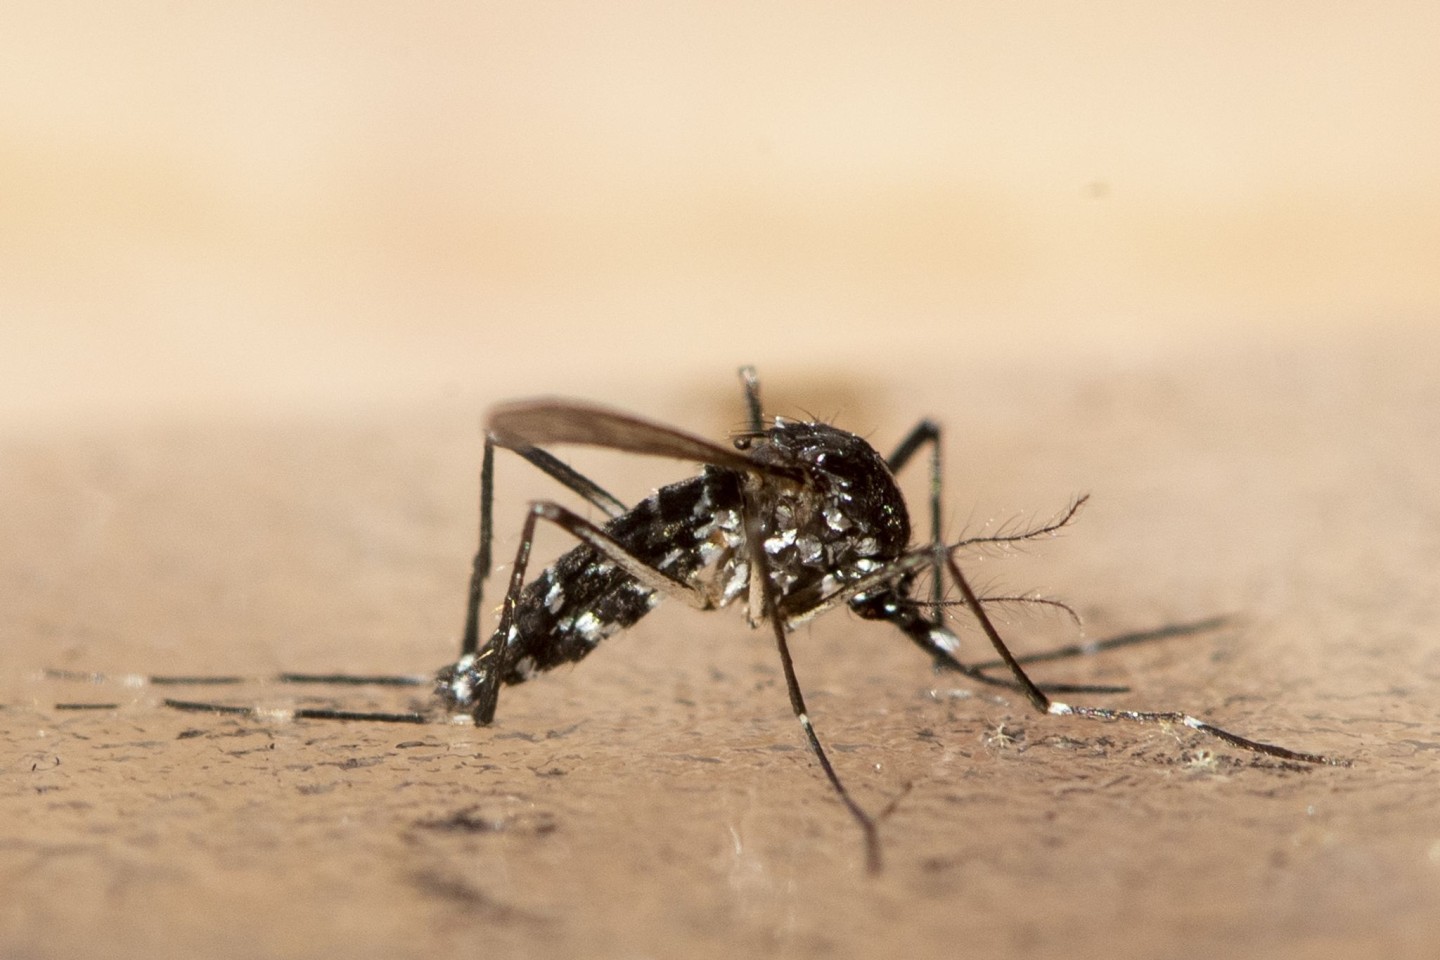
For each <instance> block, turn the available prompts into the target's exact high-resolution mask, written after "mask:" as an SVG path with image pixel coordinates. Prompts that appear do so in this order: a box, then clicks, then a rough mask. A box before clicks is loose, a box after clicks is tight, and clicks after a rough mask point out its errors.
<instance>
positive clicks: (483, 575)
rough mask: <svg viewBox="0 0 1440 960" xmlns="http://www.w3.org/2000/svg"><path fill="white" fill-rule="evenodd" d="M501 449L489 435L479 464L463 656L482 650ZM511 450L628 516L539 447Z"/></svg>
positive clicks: (609, 497) (566, 484)
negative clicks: (482, 615)
mask: <svg viewBox="0 0 1440 960" xmlns="http://www.w3.org/2000/svg"><path fill="white" fill-rule="evenodd" d="M499 445H502V444H499V443H498V441H497V440H496V438H495V434H493V433H491V432H489V431H487V432H486V434H485V453H484V455H483V456H482V458H481V460H480V546H479V548H478V549H477V550H476V551H475V561H474V563H473V565H472V568H471V571H470V592H469V595H468V597H467V600H466V604H465V630H464V633H463V634H462V635H461V640H460V653H461V655H462V656H463V655H465V654H467V653H474V652H475V651H476V650H477V649H478V648H479V646H480V606H481V603H482V602H483V596H484V591H485V581H486V580H488V579H489V578H490V547H491V542H492V540H493V538H494V512H495V447H496V446H499ZM508 449H511V450H513V451H514V452H515V453H517V454H519V455H520V456H521V457H522V458H523V459H524V460H525V461H527V462H528V463H530V464H531V465H532V466H534V467H536V468H537V469H538V470H540V471H541V472H542V473H544V474H545V475H546V476H548V477H550V478H551V479H552V480H555V481H557V482H558V483H560V484H561V485H562V486H564V487H566V488H567V489H569V490H573V491H574V492H575V493H577V494H579V495H580V496H582V497H584V498H585V499H586V500H587V501H589V502H590V503H593V504H594V505H595V506H597V507H599V508H600V509H601V510H603V511H605V513H606V515H607V516H611V517H618V516H619V515H620V514H622V513H624V512H625V510H626V506H625V504H624V503H622V502H621V501H620V500H618V499H617V498H616V497H614V496H612V495H611V494H609V493H607V492H606V491H605V490H603V489H602V488H601V487H600V485H599V484H597V483H595V482H594V481H593V480H591V479H590V478H589V477H587V476H585V475H584V474H582V473H580V472H578V471H576V470H575V469H574V468H572V467H570V466H569V465H568V464H565V463H563V462H562V461H560V460H559V459H557V458H556V457H555V456H554V455H552V454H550V453H547V452H546V451H544V450H542V449H540V448H539V447H527V446H519V445H517V446H512V447H509V448H508Z"/></svg>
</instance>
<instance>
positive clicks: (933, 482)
mask: <svg viewBox="0 0 1440 960" xmlns="http://www.w3.org/2000/svg"><path fill="white" fill-rule="evenodd" d="M925 444H929V445H930V549H931V550H932V551H933V552H934V559H933V560H932V561H931V571H930V572H931V577H930V602H931V603H932V604H933V605H934V611H933V613H932V618H933V622H934V623H936V624H937V625H938V624H939V623H940V622H941V616H942V615H941V612H940V606H941V603H942V602H943V601H944V599H945V584H944V577H943V575H942V573H943V562H944V561H943V555H942V551H943V547H944V539H943V538H944V533H943V531H942V529H941V527H942V523H941V512H940V511H941V503H942V502H943V494H944V490H943V483H944V481H943V477H944V462H943V460H942V455H941V442H940V425H939V424H938V423H936V422H935V421H933V420H929V419H926V420H921V421H920V422H919V423H917V424H915V426H914V427H913V428H912V429H911V430H910V432H909V433H908V434H906V436H905V439H903V440H901V441H900V445H899V446H897V447H896V448H895V450H894V452H893V453H891V454H890V456H889V457H888V458H886V460H885V462H886V464H887V465H888V466H889V467H890V472H891V473H899V472H900V470H901V469H903V468H904V466H905V464H907V463H909V462H910V459H911V458H912V457H913V456H914V455H915V454H916V452H918V451H919V449H920V448H921V447H922V446H924V445H925Z"/></svg>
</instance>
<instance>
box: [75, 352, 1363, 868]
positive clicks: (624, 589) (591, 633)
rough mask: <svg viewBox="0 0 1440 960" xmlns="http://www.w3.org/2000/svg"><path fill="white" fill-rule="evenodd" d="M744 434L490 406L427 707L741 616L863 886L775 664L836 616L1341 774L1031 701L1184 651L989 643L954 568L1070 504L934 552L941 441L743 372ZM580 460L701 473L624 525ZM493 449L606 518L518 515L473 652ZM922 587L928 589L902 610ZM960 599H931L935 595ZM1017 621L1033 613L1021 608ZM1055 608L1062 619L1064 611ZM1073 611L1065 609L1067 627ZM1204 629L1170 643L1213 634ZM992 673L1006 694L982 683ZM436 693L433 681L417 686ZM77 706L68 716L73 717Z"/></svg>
mask: <svg viewBox="0 0 1440 960" xmlns="http://www.w3.org/2000/svg"><path fill="white" fill-rule="evenodd" d="M740 379H741V383H742V386H743V389H744V398H745V405H746V412H747V425H746V428H745V429H744V430H742V431H740V432H738V433H737V434H735V435H734V436H733V437H732V438H731V444H730V445H729V446H726V445H722V444H719V443H715V442H712V441H710V440H706V439H704V438H702V437H699V436H696V435H694V434H691V433H688V432H686V431H683V430H680V429H677V428H675V427H672V426H667V425H664V424H661V423H657V422H655V421H652V420H648V419H645V418H642V417H638V416H634V415H632V414H628V413H623V412H620V411H617V410H613V409H609V408H607V407H603V406H599V405H595V404H591V403H587V402H581V401H575V400H562V399H549V398H546V399H533V400H521V401H515V402H511V403H505V404H501V405H499V406H497V407H495V408H494V409H492V410H491V411H490V415H489V418H488V420H487V423H486V430H485V443H484V452H483V455H482V459H481V467H480V530H479V547H478V549H477V550H476V553H475V558H474V561H473V564H472V569H471V575H470V587H469V592H468V596H467V601H466V610H465V621H464V630H463V633H462V638H461V643H460V656H459V658H458V659H457V660H456V661H455V662H454V663H453V664H451V665H449V666H446V667H444V668H443V669H441V670H440V671H439V672H438V674H436V675H435V676H434V678H433V684H434V690H435V694H436V695H437V697H438V700H439V702H440V703H441V704H442V705H443V707H444V709H445V710H446V711H447V712H448V713H449V714H451V715H468V716H469V717H470V718H471V719H472V720H473V722H474V723H475V724H476V725H477V726H484V725H487V724H489V723H490V722H491V721H492V720H494V718H495V711H496V707H497V704H498V702H499V697H500V689H501V687H502V686H506V685H513V684H518V683H524V682H525V681H527V680H530V679H532V678H534V677H535V676H537V675H538V674H540V673H543V672H545V671H547V670H551V669H554V668H555V667H557V666H560V665H561V664H564V663H571V662H575V661H578V660H581V659H583V658H584V657H586V656H588V655H589V654H590V653H591V652H592V651H593V650H594V649H595V648H596V647H597V646H598V645H599V644H600V643H601V641H603V640H604V639H605V638H607V637H609V636H610V635H612V634H614V633H616V632H618V631H620V630H624V629H626V628H628V627H631V626H633V625H634V624H635V623H637V622H638V621H639V620H640V619H641V618H642V617H644V616H645V615H646V614H647V613H649V612H650V611H651V610H652V609H654V608H655V607H656V605H657V604H659V603H660V602H661V600H662V599H667V598H668V599H670V600H674V601H678V602H680V603H683V604H686V605H687V606H690V607H693V608H694V609H696V610H716V609H719V608H722V607H727V606H730V605H732V604H737V603H738V604H741V605H742V607H743V609H744V611H745V616H746V618H747V620H748V621H749V623H750V625H751V627H753V628H759V629H768V630H769V631H770V633H771V634H772V635H773V637H774V640H775V646H776V649H777V651H778V653H779V656H780V665H781V668H782V670H783V673H784V677H785V688H786V691H787V693H788V694H789V699H790V706H791V708H792V710H793V711H794V714H795V717H796V719H797V720H798V721H799V723H800V727H801V730H802V733H803V736H804V739H805V742H806V744H807V746H808V747H809V750H810V752H811V754H812V755H813V756H814V758H815V761H816V763H817V764H818V765H819V767H820V769H821V771H822V772H823V774H824V776H825V778H826V780H828V781H829V784H830V786H831V787H832V788H833V790H834V792H835V795H836V797H837V798H838V799H839V801H840V803H841V804H842V805H843V806H844V807H845V809H846V810H847V811H849V814H850V816H851V817H852V818H853V819H854V820H855V822H856V823H857V824H858V826H859V828H860V830H861V832H862V834H863V837H864V844H865V860H866V865H867V869H868V870H869V871H870V872H876V871H878V870H879V869H880V862H881V860H880V840H879V828H878V823H879V819H880V818H879V817H877V816H875V815H872V814H871V813H869V812H868V811H866V810H865V809H864V808H863V807H862V806H861V805H860V804H859V802H857V801H856V800H855V799H854V798H853V797H852V796H851V794H850V791H849V790H848V789H846V787H845V784H844V782H843V781H842V780H841V778H840V776H839V774H838V773H837V772H836V770H835V767H834V765H833V764H832V763H831V761H830V758H829V756H828V755H827V754H826V752H825V748H824V746H823V744H822V742H821V739H820V737H819V735H818V734H817V732H816V730H815V725H814V723H813V722H812V721H811V719H810V713H809V710H808V709H807V707H806V704H805V697H804V694H803V693H802V692H801V688H800V682H799V679H798V678H797V676H796V672H795V664H794V661H793V659H792V657H791V655H790V646H789V641H788V639H787V638H788V636H789V634H790V633H791V632H792V631H793V630H794V629H795V628H796V627H798V626H800V625H801V624H804V623H806V622H807V621H809V620H811V619H813V618H814V617H817V616H819V615H820V614H822V613H825V612H826V611H828V610H831V609H833V608H836V607H839V606H846V607H848V608H849V609H850V610H851V611H852V612H853V613H855V614H857V615H858V616H859V617H861V618H863V619H866V620H877V621H883V622H886V623H889V624H891V625H892V626H894V627H896V628H898V629H899V630H900V632H901V633H902V634H904V635H905V636H906V637H907V638H909V640H910V641H911V642H913V643H914V644H915V645H916V646H918V647H919V648H920V649H921V650H922V651H923V652H924V653H925V654H926V655H927V656H928V657H929V658H930V659H931V661H932V663H933V664H934V666H935V667H936V668H937V669H939V670H945V671H951V672H955V673H959V674H962V675H964V676H966V677H968V678H970V679H972V680H975V681H977V682H980V683H983V684H990V685H995V686H1001V687H1007V688H1010V689H1012V690H1017V691H1019V692H1020V693H1021V694H1023V695H1024V697H1025V698H1026V700H1028V701H1029V703H1030V704H1031V706H1033V707H1034V709H1035V710H1036V711H1038V712H1040V713H1043V714H1048V715H1050V716H1071V717H1081V718H1085V719H1090V720H1099V721H1128V722H1133V723H1143V724H1158V725H1181V726H1184V727H1187V728H1189V729H1192V730H1195V731H1198V732H1200V733H1202V734H1206V735H1208V736H1211V737H1215V738H1218V739H1219V740H1222V741H1224V742H1226V743H1229V744H1231V745H1232V746H1235V747H1239V748H1242V749H1245V750H1250V751H1253V752H1255V753H1259V754H1264V755H1266V756H1270V757H1276V758H1279V759H1281V760H1285V761H1292V762H1299V763H1309V764H1337V763H1343V761H1338V760H1335V759H1333V758H1330V757H1326V756H1322V755H1320V754H1315V753H1305V752H1301V751H1297V750H1291V749H1289V748H1286V747H1281V746H1277V745H1274V744H1270V743H1263V742H1260V741H1257V740H1251V739H1249V738H1246V737H1242V736H1239V735H1237V734H1234V733H1231V732H1229V731H1227V730H1224V729H1221V728H1220V727H1217V726H1215V725H1213V724H1210V723H1208V722H1206V721H1204V720H1201V719H1198V718H1196V717H1193V716H1191V715H1189V714H1187V713H1183V712H1179V711H1136V710H1123V709H1114V708H1109V707H1096V706H1082V705H1077V704H1071V703H1068V702H1064V701H1061V700H1058V699H1055V698H1054V697H1052V696H1051V694H1056V693H1067V694H1068V693H1092V694H1094V693H1113V692H1117V691H1121V690H1124V689H1125V688H1123V687H1107V686H1097V685H1083V684H1052V685H1049V686H1046V687H1044V688H1042V687H1041V686H1039V685H1037V684H1036V683H1034V682H1033V681H1032V680H1031V679H1030V677H1029V676H1028V675H1027V673H1026V672H1025V669H1024V666H1023V664H1024V663H1026V662H1036V661H1039V660H1044V659H1054V658H1056V657H1057V656H1066V655H1073V654H1076V653H1081V652H1093V651H1094V650H1096V649H1101V648H1105V647H1113V646H1120V645H1124V644H1126V643H1131V642H1137V641H1138V640H1141V639H1153V638H1156V637H1159V636H1163V635H1167V634H1170V633H1174V632H1179V630H1175V629H1169V630H1167V629H1162V630H1159V631H1151V632H1149V633H1145V634H1131V635H1126V636H1122V637H1117V638H1114V639H1112V640H1110V641H1103V642H1100V643H1094V644H1089V645H1086V646H1084V647H1081V646H1074V647H1070V648H1066V649H1064V650H1061V651H1051V652H1050V653H1048V654H1040V655H1036V656H1033V657H1028V658H1023V657H1017V656H1015V655H1014V654H1012V653H1011V651H1010V649H1009V647H1008V645H1007V644H1006V643H1005V641H1004V640H1003V639H1002V638H1001V636H1000V633H999V631H998V630H997V629H996V627H995V625H994V623H993V621H992V619H991V617H990V616H989V614H988V613H987V612H986V605H987V604H991V603H994V602H997V601H1003V600H1031V598H997V597H985V598H982V597H981V596H979V595H977V593H976V591H975V590H974V588H973V587H972V586H971V584H970V582H969V580H968V579H967V578H966V576H965V574H964V572H963V571H962V570H961V568H960V566H959V563H958V561H957V560H956V554H957V553H958V552H960V551H961V550H962V549H963V548H966V547H972V546H975V545H977V544H980V543H991V544H995V543H1001V544H1004V543H1014V542H1019V541H1025V540H1034V539H1038V538H1041V537H1044V536H1048V535H1050V534H1052V533H1054V532H1055V531H1057V530H1058V529H1060V528H1061V527H1063V526H1065V525H1066V524H1068V523H1069V522H1070V521H1071V520H1072V519H1074V517H1075V515H1076V513H1077V512H1078V511H1079V509H1080V507H1081V505H1082V504H1083V503H1084V502H1085V498H1083V497H1081V498H1079V499H1077V500H1076V501H1074V502H1073V503H1072V504H1071V505H1070V507H1069V509H1068V510H1066V511H1065V512H1064V513H1063V514H1062V515H1061V516H1060V517H1058V518H1057V519H1055V520H1054V521H1051V522H1050V523H1047V524H1044V525H1042V526H1039V527H1036V528H1033V529H1030V530H1026V531H1022V532H1019V533H1015V534H1011V535H1004V536H990V537H977V538H970V539H966V540H961V541H958V542H956V543H948V544H947V543H946V542H945V541H944V539H943V536H942V532H941V531H942V513H941V501H942V485H941V471H942V443H941V428H940V427H939V425H937V424H936V423H935V422H933V421H931V420H928V419H926V420H921V421H920V422H919V423H918V424H916V425H915V426H914V427H913V428H912V429H911V430H910V432H909V433H908V434H907V435H906V436H905V438H904V439H903V440H902V441H901V442H900V444H899V445H898V446H897V447H896V448H895V449H894V451H893V452H891V454H890V455H889V456H888V457H884V456H881V455H880V454H879V452H877V451H876V450H875V448H874V447H872V446H871V445H870V444H869V443H868V442H866V441H865V440H864V439H862V438H861V437H859V436H856V435H855V434H853V433H849V432H847V431H845V430H842V429H840V428H838V427H835V426H831V425H830V424H827V423H822V422H816V421H809V420H796V419H788V418H784V417H767V416H766V415H765V414H764V411H763V407H762V405H761V400H760V383H759V379H758V377H757V376H756V373H755V371H754V369H753V368H751V367H744V368H742V369H741V370H740ZM561 445H581V446H593V447H603V448H608V449H612V450H617V451H623V452H627V453H633V454H642V455H650V456H656V457H666V458H670V459H675V460H682V461H689V462H698V463H700V464H702V467H701V471H700V473H699V475H698V476H694V477H691V478H689V479H686V480H682V481H680V482H678V483H674V484H671V485H669V486H665V487H661V488H660V489H659V490H657V491H656V492H655V493H654V494H652V495H651V496H649V497H647V498H645V499H644V500H641V501H640V502H639V503H637V504H635V505H634V506H633V507H631V506H627V505H626V504H624V503H623V502H622V501H620V500H619V499H617V498H616V497H615V496H613V495H611V494H610V493H608V492H606V491H605V490H603V489H602V488H601V487H600V486H598V485H597V484H596V483H595V482H594V481H592V480H590V479H589V478H587V477H585V476H583V475H582V474H580V473H579V472H577V471H575V470H574V469H573V468H571V467H570V466H568V465H566V464H565V463H564V462H562V461H561V460H559V459H558V458H556V457H555V455H554V454H552V453H550V452H549V451H548V450H547V449H545V448H547V447H550V446H561ZM927 447H928V449H929V461H930V489H929V504H928V506H929V514H930V516H929V520H930V523H929V537H928V539H927V540H926V541H925V542H923V543H920V544H918V545H917V544H916V543H914V542H913V540H912V529H911V520H910V514H909V510H908V508H907V506H906V502H905V498H904V497H903V496H902V494H901V492H900V488H899V486H898V485H897V483H896V479H895V475H896V474H897V473H899V472H900V471H901V470H903V469H904V468H905V467H906V466H907V465H909V464H910V463H911V462H912V461H914V460H915V458H916V455H917V454H919V453H920V452H921V450H923V449H925V448H927ZM497 449H503V450H509V451H512V452H514V453H515V454H517V455H519V456H520V457H521V458H522V459H524V460H526V461H527V462H529V463H530V464H532V465H533V466H534V467H536V468H538V469H539V470H540V471H541V472H542V473H544V474H546V475H547V476H549V477H550V478H551V479H553V480H555V481H557V482H558V483H559V484H560V485H561V486H563V487H565V488H567V489H569V490H570V491H571V492H573V493H574V494H576V495H578V496H579V497H580V498H582V499H583V500H585V501H586V502H588V503H589V504H591V505H592V506H593V507H595V508H597V509H598V510H599V511H601V512H602V513H604V514H605V515H606V517H607V518H608V519H606V520H604V521H603V522H600V523H596V522H593V521H591V520H589V519H586V518H585V517H583V516H581V515H580V514H579V513H577V512H576V511H574V510H572V509H570V508H569V507H566V506H564V505H562V504H560V503H557V502H555V501H553V500H538V501H535V502H532V503H531V504H530V506H529V508H528V510H527V511H526V513H525V518H524V524H523V528H522V530H521V534H520V542H519V547H518V549H517V551H516V554H515V561H514V564H513V565H512V567H511V571H510V578H509V584H508V588H507V589H506V592H505V596H504V600H503V602H502V604H501V607H500V614H499V621H498V623H497V625H496V626H495V628H494V630H493V631H492V632H491V633H490V635H489V638H488V639H487V640H486V642H485V643H484V645H483V646H482V645H481V643H480V636H481V632H480V610H481V607H482V606H483V598H484V588H485V584H486V582H487V581H488V580H489V578H490V573H491V554H492V549H491V548H492V543H493V540H494V523H493V514H494V509H493V506H494V463H495V451H496V450H497ZM541 521H544V522H546V523H549V524H552V525H554V526H557V527H559V528H560V529H562V530H564V531H565V532H566V533H568V534H569V535H570V536H572V537H574V538H575V539H576V540H578V541H579V545H578V546H576V547H574V548H572V549H571V550H570V551H569V552H567V553H565V554H563V555H562V556H561V557H560V558H559V559H558V560H556V561H555V562H554V563H552V564H551V565H549V566H548V567H546V568H545V569H544V570H542V571H541V572H540V573H539V574H538V575H537V576H535V578H534V579H532V580H527V577H528V571H529V567H530V553H531V547H532V544H533V542H534V539H535V530H536V527H537V525H538V524H539V523H540V522H541ZM922 575H928V577H929V582H930V586H931V589H930V591H929V595H928V596H926V597H917V596H915V594H916V592H917V589H918V588H919V585H920V583H921V582H922ZM947 582H948V583H949V584H953V586H954V587H955V589H956V590H957V591H958V592H959V595H960V599H959V600H958V601H955V600H948V599H946V592H947V591H946V584H947ZM1031 602H1043V601H1034V600H1031ZM956 605H959V606H963V607H964V608H965V609H966V610H967V611H968V612H969V614H970V616H971V617H973V618H974V620H975V622H976V623H977V624H978V626H979V628H980V630H981V632H983V633H984V634H985V636H986V638H987V639H988V640H989V641H990V643H991V645H992V646H993V647H994V648H995V651H996V653H997V654H998V657H999V659H998V660H994V661H990V662H987V663H981V664H967V663H965V662H962V661H961V660H960V659H959V657H958V653H959V649H960V641H959V638H958V637H957V635H956V634H955V633H954V632H953V631H952V630H951V628H950V627H949V626H948V625H947V623H946V617H945V612H946V608H947V607H951V606H956ZM1061 606H1063V605H1061ZM1066 609H1068V608H1066ZM1217 622H1218V620H1211V621H1204V622H1201V623H1197V624H1192V625H1189V626H1188V627H1185V628H1179V629H1180V630H1183V631H1186V632H1188V631H1189V630H1193V629H1203V628H1208V627H1210V626H1213V625H1215V624H1216V623H1217ZM1002 667H1003V668H1004V669H1005V671H1006V672H1007V673H1008V676H996V675H995V674H993V673H992V672H991V671H992V670H995V669H998V668H1002ZM202 679H204V680H206V682H212V683H213V682H227V681H228V682H234V681H236V680H237V679H238V678H192V677H170V678H151V682H167V683H186V682H197V681H200V680H202ZM279 679H281V680H282V681H284V682H290V683H306V682H322V683H349V684H362V683H392V684H413V683H416V682H417V681H416V679H415V678H406V677H397V678H387V677H360V676H354V675H348V674H335V675H300V674H283V675H281V677H280V678H279ZM419 682H432V681H419ZM165 702H166V704H167V705H169V706H171V707H176V708H179V709H186V710H204V711H209V712H224V713H236V714H255V713H256V712H257V711H256V710H255V708H250V707H227V706H223V705H219V704H210V703H196V702H191V701H183V700H173V699H172V700H166V701H165ZM72 706H76V707H78V706H81V705H72ZM293 716H297V717H305V718H315V719H340V720H377V721H395V722H428V719H429V718H428V717H426V716H425V715H424V714H414V713H401V714H391V713H364V712H352V711H344V710H330V709H306V710H297V711H295V712H294V713H293Z"/></svg>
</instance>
